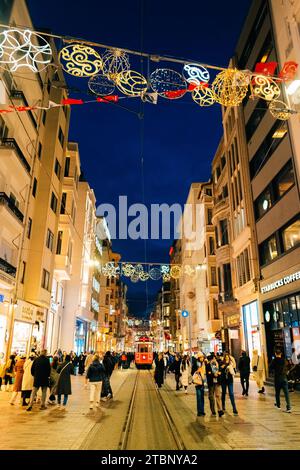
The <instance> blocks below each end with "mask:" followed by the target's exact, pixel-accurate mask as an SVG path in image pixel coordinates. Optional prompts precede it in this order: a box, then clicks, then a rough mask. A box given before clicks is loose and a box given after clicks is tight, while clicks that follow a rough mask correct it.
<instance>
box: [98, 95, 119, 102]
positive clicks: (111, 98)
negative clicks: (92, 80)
mask: <svg viewBox="0 0 300 470" xmlns="http://www.w3.org/2000/svg"><path fill="white" fill-rule="evenodd" d="M97 101H98V103H107V102H108V101H113V102H114V103H116V102H117V101H119V97H118V95H109V96H102V97H100V96H98V98H97Z"/></svg>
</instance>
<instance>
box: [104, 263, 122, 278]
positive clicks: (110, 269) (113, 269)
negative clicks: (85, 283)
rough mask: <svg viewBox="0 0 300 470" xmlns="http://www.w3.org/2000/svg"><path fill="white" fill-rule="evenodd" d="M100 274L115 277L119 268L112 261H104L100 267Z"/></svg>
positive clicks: (118, 272)
mask: <svg viewBox="0 0 300 470" xmlns="http://www.w3.org/2000/svg"><path fill="white" fill-rule="evenodd" d="M102 274H104V276H107V277H117V276H119V274H120V268H119V266H118V265H115V264H114V263H106V264H105V265H104V266H103V267H102Z"/></svg>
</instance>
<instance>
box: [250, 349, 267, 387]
mask: <svg viewBox="0 0 300 470" xmlns="http://www.w3.org/2000/svg"><path fill="white" fill-rule="evenodd" d="M251 367H252V370H253V375H254V379H255V381H256V385H257V388H258V393H262V394H264V393H265V387H264V359H263V354H262V353H261V354H259V353H258V350H257V349H253V351H252V361H251Z"/></svg>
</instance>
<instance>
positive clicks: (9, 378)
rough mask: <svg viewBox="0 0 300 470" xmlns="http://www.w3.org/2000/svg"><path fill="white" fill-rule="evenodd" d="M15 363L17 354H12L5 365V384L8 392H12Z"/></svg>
mask: <svg viewBox="0 0 300 470" xmlns="http://www.w3.org/2000/svg"><path fill="white" fill-rule="evenodd" d="M15 365H16V356H15V354H11V355H10V356H9V359H8V360H7V361H6V364H5V366H4V384H5V386H6V391H7V392H10V391H11V388H12V383H13V378H14V376H15Z"/></svg>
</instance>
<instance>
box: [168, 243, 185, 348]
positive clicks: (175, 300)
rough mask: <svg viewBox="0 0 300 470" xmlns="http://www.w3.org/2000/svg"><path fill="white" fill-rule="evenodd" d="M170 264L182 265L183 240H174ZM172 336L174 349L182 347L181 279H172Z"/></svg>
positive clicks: (170, 252) (170, 253)
mask: <svg viewBox="0 0 300 470" xmlns="http://www.w3.org/2000/svg"><path fill="white" fill-rule="evenodd" d="M169 256H170V264H171V265H174V264H175V265H176V264H179V265H181V240H180V239H177V240H175V241H174V242H173V244H172V246H171V248H170V251H169ZM170 336H171V339H172V342H173V348H174V351H176V352H177V351H178V352H179V351H181V349H182V335H181V310H180V285H179V279H174V278H171V280H170Z"/></svg>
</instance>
